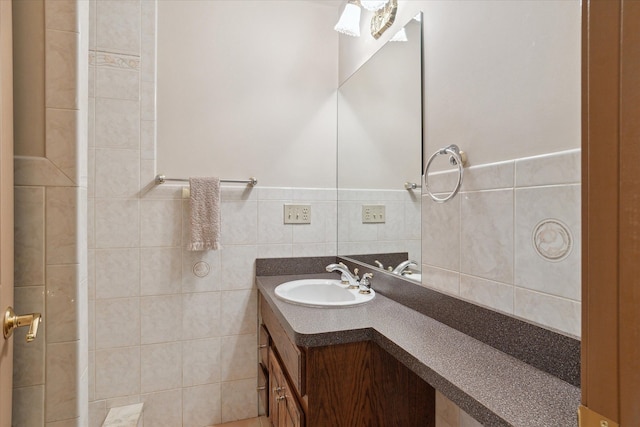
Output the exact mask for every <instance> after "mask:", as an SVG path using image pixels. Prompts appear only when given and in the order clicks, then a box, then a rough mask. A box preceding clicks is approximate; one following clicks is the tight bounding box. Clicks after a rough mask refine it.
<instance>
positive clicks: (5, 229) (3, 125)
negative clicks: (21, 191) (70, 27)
mask: <svg viewBox="0 0 640 427" xmlns="http://www.w3.org/2000/svg"><path fill="white" fill-rule="evenodd" d="M7 306H13V65H12V37H11V2H10V1H2V0H0V314H4V310H5V309H6V308H7ZM0 320H1V319H0ZM0 323H1V321H0ZM12 370H13V338H9V339H8V340H5V339H4V337H0V427H10V426H11V392H12Z"/></svg>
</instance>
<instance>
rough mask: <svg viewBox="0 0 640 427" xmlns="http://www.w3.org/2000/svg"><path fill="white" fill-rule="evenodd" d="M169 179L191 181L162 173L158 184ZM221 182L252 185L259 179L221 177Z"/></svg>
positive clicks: (157, 177)
mask: <svg viewBox="0 0 640 427" xmlns="http://www.w3.org/2000/svg"><path fill="white" fill-rule="evenodd" d="M167 181H179V182H189V180H188V179H186V178H167V177H166V176H164V175H162V174H158V175H156V185H160V184H164V183H165V182H167ZM220 182H224V183H227V184H247V185H250V186H252V187H255V186H256V185H258V180H257V179H256V178H254V177H251V178H249V179H221V180H220Z"/></svg>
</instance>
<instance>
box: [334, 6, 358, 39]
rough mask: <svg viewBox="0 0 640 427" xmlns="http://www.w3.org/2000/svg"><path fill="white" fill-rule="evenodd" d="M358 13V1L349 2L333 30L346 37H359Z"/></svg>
mask: <svg viewBox="0 0 640 427" xmlns="http://www.w3.org/2000/svg"><path fill="white" fill-rule="evenodd" d="M360 13H361V10H360V4H359V2H358V0H349V1H348V2H347V4H346V5H345V6H344V10H343V11H342V15H340V19H339V20H338V23H337V24H336V26H335V27H333V29H334V30H336V31H337V32H339V33H342V34H346V35H348V36H353V37H360Z"/></svg>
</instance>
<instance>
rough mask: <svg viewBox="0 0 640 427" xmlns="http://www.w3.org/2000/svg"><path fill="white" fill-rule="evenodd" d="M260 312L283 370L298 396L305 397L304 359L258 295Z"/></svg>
mask: <svg viewBox="0 0 640 427" xmlns="http://www.w3.org/2000/svg"><path fill="white" fill-rule="evenodd" d="M260 310H261V314H262V322H263V324H264V325H265V326H266V328H267V331H268V333H269V335H270V336H271V341H272V342H273V345H274V347H275V348H276V351H277V352H278V355H279V356H280V359H281V360H282V364H283V365H284V368H285V370H286V371H287V373H288V374H289V377H290V379H291V381H292V382H293V386H294V387H295V389H296V390H297V391H298V395H299V396H304V395H305V392H306V391H305V384H304V379H305V370H304V357H303V356H302V351H301V350H300V348H299V347H298V346H297V345H295V344H294V343H293V342H292V341H291V339H290V338H289V335H287V333H286V332H285V330H284V328H283V327H282V325H280V322H279V321H278V319H277V317H276V316H275V315H274V314H273V311H271V307H269V304H268V303H267V302H266V301H265V299H264V297H263V296H262V295H260Z"/></svg>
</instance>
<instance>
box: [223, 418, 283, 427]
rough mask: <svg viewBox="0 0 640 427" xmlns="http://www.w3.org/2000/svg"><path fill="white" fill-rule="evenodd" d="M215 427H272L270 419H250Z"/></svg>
mask: <svg viewBox="0 0 640 427" xmlns="http://www.w3.org/2000/svg"><path fill="white" fill-rule="evenodd" d="M215 427H271V423H270V422H269V418H267V417H258V418H249V419H248V420H240V421H233V422H230V423H224V424H216V426H215Z"/></svg>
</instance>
